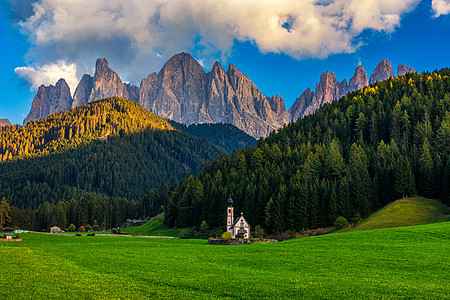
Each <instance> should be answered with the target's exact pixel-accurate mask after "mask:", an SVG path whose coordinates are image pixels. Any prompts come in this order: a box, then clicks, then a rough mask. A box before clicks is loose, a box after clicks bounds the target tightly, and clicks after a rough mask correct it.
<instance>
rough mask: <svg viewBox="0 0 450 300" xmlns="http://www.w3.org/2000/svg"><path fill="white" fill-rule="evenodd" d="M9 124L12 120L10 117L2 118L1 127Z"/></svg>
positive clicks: (0, 120)
mask: <svg viewBox="0 0 450 300" xmlns="http://www.w3.org/2000/svg"><path fill="white" fill-rule="evenodd" d="M9 125H11V122H9V120H8V119H0V127H2V126H9Z"/></svg>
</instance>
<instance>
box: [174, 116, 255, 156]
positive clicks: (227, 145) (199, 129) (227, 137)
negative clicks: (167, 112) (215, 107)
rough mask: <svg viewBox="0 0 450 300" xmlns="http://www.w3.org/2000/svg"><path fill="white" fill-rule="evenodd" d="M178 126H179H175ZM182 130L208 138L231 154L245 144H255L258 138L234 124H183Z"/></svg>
mask: <svg viewBox="0 0 450 300" xmlns="http://www.w3.org/2000/svg"><path fill="white" fill-rule="evenodd" d="M175 127H176V128H179V127H177V126H175ZM180 130H182V131H186V132H189V133H190V134H193V135H195V136H197V137H201V138H206V139H208V140H210V141H211V142H212V143H213V144H215V145H218V146H220V147H222V148H223V149H225V150H226V151H227V153H229V154H231V153H232V152H233V150H234V149H238V148H244V147H245V146H247V145H248V146H255V145H256V139H255V138H254V137H252V136H250V135H248V134H247V133H245V132H244V131H242V130H240V129H239V128H237V127H236V126H234V125H232V124H223V123H217V124H192V125H189V126H184V125H181V127H180Z"/></svg>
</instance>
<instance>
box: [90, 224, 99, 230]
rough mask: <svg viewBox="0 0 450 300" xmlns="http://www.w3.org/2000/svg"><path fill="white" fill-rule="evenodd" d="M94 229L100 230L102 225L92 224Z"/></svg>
mask: <svg viewBox="0 0 450 300" xmlns="http://www.w3.org/2000/svg"><path fill="white" fill-rule="evenodd" d="M92 229H93V230H94V231H99V230H100V226H98V225H94V226H92Z"/></svg>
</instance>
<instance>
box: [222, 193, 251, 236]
mask: <svg viewBox="0 0 450 300" xmlns="http://www.w3.org/2000/svg"><path fill="white" fill-rule="evenodd" d="M227 203H228V207H227V231H228V232H229V233H231V234H232V236H233V239H234V238H236V235H238V234H242V236H244V238H245V239H248V238H250V225H249V224H248V222H247V220H245V218H244V213H243V212H241V215H240V216H239V218H237V219H236V220H234V207H233V199H231V197H230V199H228V201H227Z"/></svg>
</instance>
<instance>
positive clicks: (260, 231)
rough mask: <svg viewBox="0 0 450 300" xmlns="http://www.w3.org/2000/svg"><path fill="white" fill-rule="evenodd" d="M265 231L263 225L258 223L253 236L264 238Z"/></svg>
mask: <svg viewBox="0 0 450 300" xmlns="http://www.w3.org/2000/svg"><path fill="white" fill-rule="evenodd" d="M264 235H265V232H264V229H263V228H262V227H261V225H256V227H255V231H254V232H253V234H252V236H254V237H256V238H260V239H262V238H264Z"/></svg>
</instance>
